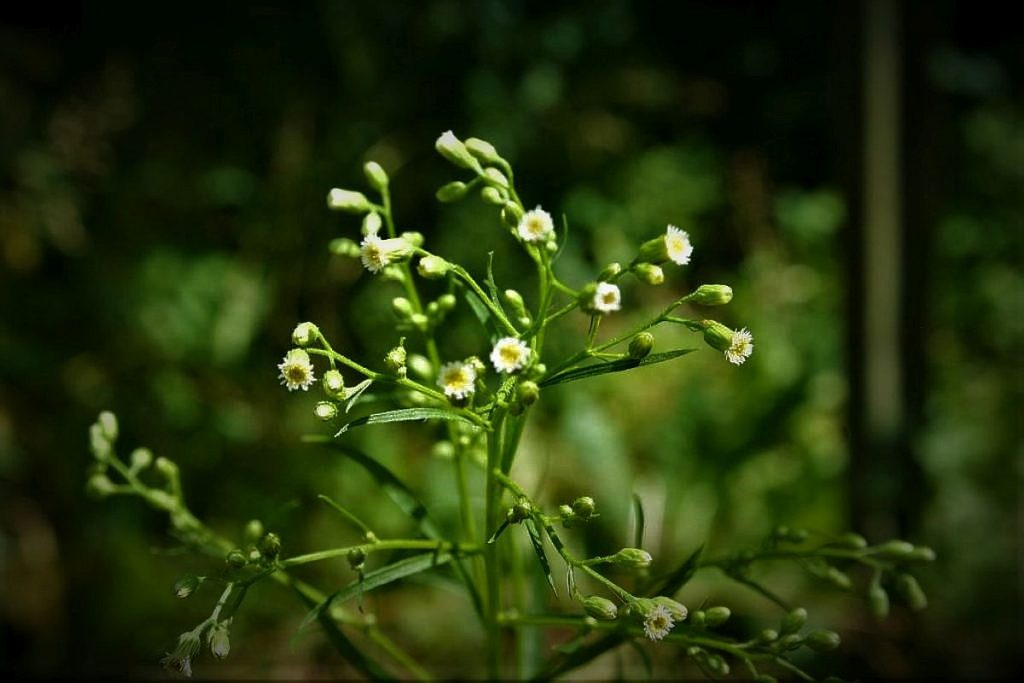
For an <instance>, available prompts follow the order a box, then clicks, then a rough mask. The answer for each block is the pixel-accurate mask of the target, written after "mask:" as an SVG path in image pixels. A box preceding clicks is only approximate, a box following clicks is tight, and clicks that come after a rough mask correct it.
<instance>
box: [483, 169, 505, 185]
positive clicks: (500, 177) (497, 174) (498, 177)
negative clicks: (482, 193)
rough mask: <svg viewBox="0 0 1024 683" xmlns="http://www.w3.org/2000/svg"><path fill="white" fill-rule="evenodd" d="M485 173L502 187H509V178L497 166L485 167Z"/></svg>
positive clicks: (490, 179)
mask: <svg viewBox="0 0 1024 683" xmlns="http://www.w3.org/2000/svg"><path fill="white" fill-rule="evenodd" d="M484 175H485V176H486V177H487V179H488V180H489V181H491V182H492V183H494V184H495V185H498V186H500V187H508V178H506V177H505V174H504V173H502V172H501V171H499V170H498V169H496V168H485V169H484Z"/></svg>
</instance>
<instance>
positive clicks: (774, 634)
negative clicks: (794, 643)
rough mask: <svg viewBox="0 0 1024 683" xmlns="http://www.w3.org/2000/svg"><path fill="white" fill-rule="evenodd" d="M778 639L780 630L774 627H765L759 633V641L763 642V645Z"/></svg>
mask: <svg viewBox="0 0 1024 683" xmlns="http://www.w3.org/2000/svg"><path fill="white" fill-rule="evenodd" d="M778 639H779V632H778V631H776V630H775V629H773V628H766V629H763V630H762V631H761V632H760V633H758V634H757V642H759V643H761V644H762V645H768V644H769V643H774V642H775V641H776V640H778Z"/></svg>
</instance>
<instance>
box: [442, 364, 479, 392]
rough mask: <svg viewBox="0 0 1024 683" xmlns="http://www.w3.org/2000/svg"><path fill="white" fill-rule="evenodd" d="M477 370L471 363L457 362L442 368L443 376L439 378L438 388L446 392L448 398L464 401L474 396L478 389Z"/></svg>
mask: <svg viewBox="0 0 1024 683" xmlns="http://www.w3.org/2000/svg"><path fill="white" fill-rule="evenodd" d="M474 382H476V369H475V368H474V367H473V366H472V365H470V364H469V363H461V362H459V361H455V362H453V363H445V364H444V365H442V366H441V376H440V377H438V378H437V386H439V387H441V389H443V390H444V395H445V396H447V397H448V398H456V399H464V398H466V397H467V396H469V395H470V394H472V393H473V392H474V391H475V389H476V387H474V386H473V383H474Z"/></svg>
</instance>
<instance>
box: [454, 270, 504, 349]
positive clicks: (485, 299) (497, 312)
mask: <svg viewBox="0 0 1024 683" xmlns="http://www.w3.org/2000/svg"><path fill="white" fill-rule="evenodd" d="M451 272H453V273H455V275H456V276H458V277H459V278H460V279H461V280H462V281H463V282H465V283H466V285H467V286H468V287H469V288H470V289H471V290H473V293H474V294H476V295H477V297H478V298H479V299H480V301H481V303H483V305H484V306H486V307H487V310H489V311H490V312H491V315H493V316H494V319H495V320H497V321H498V323H499V324H500V326H501V327H502V328H504V330H505V332H507V333H508V334H510V335H512V336H514V337H518V336H519V330H517V329H516V327H515V325H513V324H512V323H511V322H510V321H509V319H508V318H507V317H506V316H505V313H504V311H502V310H501V309H500V308H499V307H498V306H496V305H495V304H494V302H493V301H491V297H489V296H488V295H487V294H486V293H485V292H484V290H483V289H481V288H480V285H478V284H477V282H476V280H474V279H473V276H472V275H470V274H469V272H467V271H466V269H465V268H463V267H462V266H458V265H453V266H452V270H451Z"/></svg>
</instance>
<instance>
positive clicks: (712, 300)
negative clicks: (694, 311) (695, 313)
mask: <svg viewBox="0 0 1024 683" xmlns="http://www.w3.org/2000/svg"><path fill="white" fill-rule="evenodd" d="M686 300H687V301H689V302H690V303H693V304H700V305H701V306H723V305H725V304H727V303H729V302H730V301H732V287H730V286H729V285H701V286H700V287H698V288H697V289H696V290H694V292H693V293H692V294H690V295H689V296H688V297H686Z"/></svg>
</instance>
